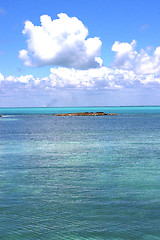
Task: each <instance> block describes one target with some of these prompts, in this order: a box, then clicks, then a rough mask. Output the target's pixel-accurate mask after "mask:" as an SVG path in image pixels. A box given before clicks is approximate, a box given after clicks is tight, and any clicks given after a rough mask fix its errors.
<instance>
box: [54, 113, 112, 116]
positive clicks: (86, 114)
mask: <svg viewBox="0 0 160 240" xmlns="http://www.w3.org/2000/svg"><path fill="white" fill-rule="evenodd" d="M106 115H117V114H116V113H104V112H96V113H93V112H78V113H57V114H55V115H54V116H106Z"/></svg>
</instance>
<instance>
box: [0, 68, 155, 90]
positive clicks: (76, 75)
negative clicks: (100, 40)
mask: <svg viewBox="0 0 160 240" xmlns="http://www.w3.org/2000/svg"><path fill="white" fill-rule="evenodd" d="M0 86H1V89H2V88H4V87H6V88H7V87H12V88H17V89H18V88H20V89H22V88H28V89H35V88H37V89H42V90H44V91H46V90H55V89H62V90H63V89H79V90H80V89H83V90H85V89H86V90H89V89H92V90H98V89H103V90H118V89H127V88H130V89H135V88H157V87H160V74H146V75H145V74H136V73H135V72H133V71H131V70H123V69H111V68H107V67H104V66H103V67H101V68H97V69H88V70H77V69H73V68H72V69H69V68H63V67H59V68H51V69H50V74H49V75H48V76H46V77H44V78H35V77H34V76H33V75H25V76H23V75H22V76H20V77H15V76H8V77H4V76H3V75H2V74H0Z"/></svg>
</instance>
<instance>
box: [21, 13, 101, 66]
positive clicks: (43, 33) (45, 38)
mask: <svg viewBox="0 0 160 240" xmlns="http://www.w3.org/2000/svg"><path fill="white" fill-rule="evenodd" d="M58 17H59V19H55V20H53V21H52V20H51V18H50V17H49V16H48V15H42V16H41V17H40V20H41V26H34V24H33V23H32V22H30V21H26V22H25V27H24V30H23V34H24V35H26V36H27V50H25V49H22V50H21V51H19V58H20V59H22V61H23V63H24V65H26V66H44V65H53V66H62V67H72V68H75V69H89V68H97V67H100V66H101V65H102V59H101V58H100V57H99V55H100V50H101V45H102V43H101V41H100V39H99V38H97V37H94V38H88V39H86V37H87V36H88V30H87V28H86V27H85V26H84V25H83V23H82V22H81V21H80V20H78V19H77V18H76V17H69V16H68V15H67V14H65V13H61V14H58Z"/></svg>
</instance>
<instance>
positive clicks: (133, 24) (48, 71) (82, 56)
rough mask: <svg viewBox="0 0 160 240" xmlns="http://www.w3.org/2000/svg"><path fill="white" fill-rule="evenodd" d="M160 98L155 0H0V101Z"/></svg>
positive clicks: (159, 14)
mask: <svg viewBox="0 0 160 240" xmlns="http://www.w3.org/2000/svg"><path fill="white" fill-rule="evenodd" d="M139 105H143V106H144V105H160V1H159V0H141V1H140V0H134V1H131V0H99V1H97V0H92V1H91V0H45V1H44V0H34V1H33V0H14V1H13V0H0V107H67V106H139Z"/></svg>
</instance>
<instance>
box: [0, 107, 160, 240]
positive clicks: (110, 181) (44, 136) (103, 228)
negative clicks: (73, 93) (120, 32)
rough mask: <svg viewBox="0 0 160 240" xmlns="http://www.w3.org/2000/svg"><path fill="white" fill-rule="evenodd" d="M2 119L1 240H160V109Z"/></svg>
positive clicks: (37, 113) (46, 111) (14, 112)
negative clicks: (98, 114)
mask: <svg viewBox="0 0 160 240" xmlns="http://www.w3.org/2000/svg"><path fill="white" fill-rule="evenodd" d="M93 109H94V110H93ZM74 111H104V112H116V113H118V115H117V116H98V117H94V116H85V117H54V116H53V115H52V114H54V113H57V112H74ZM0 114H4V116H3V117H2V118H0V239H1V240H13V239H14V240H24V239H25V240H34V239H36V240H40V239H43V240H62V239H64V240H85V239H86V240H102V239H105V240H106V239H107V240H159V239H160V231H159V226H160V144H159V143H160V107H115V108H114V107H111V108H107V107H106V108H104V107H102V108H97V107H96V108H78V109H77V108H36V109H35V108H31V109H30V108H23V109H22V108H18V109H11V108H10V109H4V108H3V109H2V108H1V109H0Z"/></svg>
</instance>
